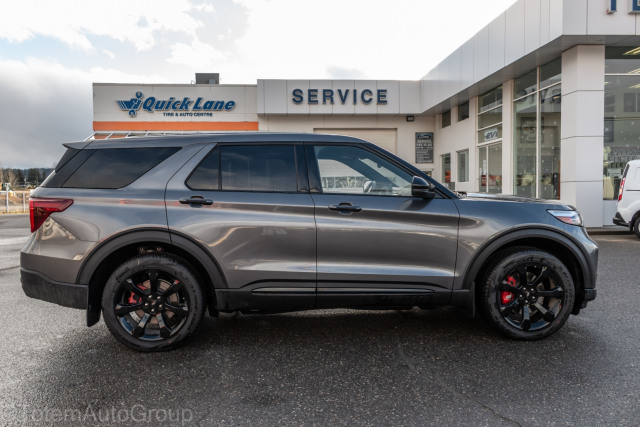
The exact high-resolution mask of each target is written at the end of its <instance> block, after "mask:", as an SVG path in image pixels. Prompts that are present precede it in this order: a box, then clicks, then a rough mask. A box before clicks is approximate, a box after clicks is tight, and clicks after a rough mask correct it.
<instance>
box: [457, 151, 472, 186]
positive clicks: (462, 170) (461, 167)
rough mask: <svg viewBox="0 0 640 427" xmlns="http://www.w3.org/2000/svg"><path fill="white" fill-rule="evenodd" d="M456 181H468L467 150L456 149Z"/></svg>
mask: <svg viewBox="0 0 640 427" xmlns="http://www.w3.org/2000/svg"><path fill="white" fill-rule="evenodd" d="M457 155H458V182H468V181H469V150H463V151H458V152H457Z"/></svg>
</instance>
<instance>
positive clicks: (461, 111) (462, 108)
mask: <svg viewBox="0 0 640 427" xmlns="http://www.w3.org/2000/svg"><path fill="white" fill-rule="evenodd" d="M468 118H469V102H468V101H467V102H465V103H464V104H460V105H458V121H459V122H461V121H463V120H466V119H468Z"/></svg>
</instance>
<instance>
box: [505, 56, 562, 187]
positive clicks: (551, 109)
mask: <svg viewBox="0 0 640 427" xmlns="http://www.w3.org/2000/svg"><path fill="white" fill-rule="evenodd" d="M561 76H562V75H561V60H560V58H558V59H556V60H554V61H552V62H550V63H548V64H545V65H543V66H541V67H538V68H536V69H535V70H533V71H531V72H529V73H527V74H525V75H523V76H521V77H519V78H517V79H516V80H515V99H514V102H513V104H514V107H513V108H514V119H515V122H514V123H515V129H514V140H513V146H514V150H513V151H514V166H515V168H514V169H515V176H514V183H513V186H514V193H515V194H517V195H519V196H527V197H538V198H541V199H559V198H560V113H561V105H562V104H561V100H562V99H561V92H562V87H561Z"/></svg>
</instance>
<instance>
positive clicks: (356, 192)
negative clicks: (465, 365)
mask: <svg viewBox="0 0 640 427" xmlns="http://www.w3.org/2000/svg"><path fill="white" fill-rule="evenodd" d="M306 150H307V159H308V167H309V171H310V186H311V191H312V193H311V194H312V197H313V201H314V203H315V212H316V224H317V242H318V294H317V298H318V306H326V307H331V306H344V305H351V306H390V305H402V306H412V305H428V304H431V303H435V304H442V303H446V302H447V301H448V300H449V297H450V295H451V289H452V286H453V278H454V268H455V261H456V250H457V237H458V211H457V208H456V207H455V205H454V203H453V201H452V200H450V199H447V198H444V197H436V198H434V199H430V200H427V199H422V198H416V197H412V196H411V180H412V177H413V174H412V173H411V172H410V171H408V170H405V169H404V168H403V167H402V166H400V165H399V164H397V163H394V160H393V159H392V158H390V157H387V156H386V155H385V154H382V153H378V152H376V151H374V150H372V149H369V148H367V147H365V146H359V145H331V144H313V145H312V144H309V145H307V146H306Z"/></svg>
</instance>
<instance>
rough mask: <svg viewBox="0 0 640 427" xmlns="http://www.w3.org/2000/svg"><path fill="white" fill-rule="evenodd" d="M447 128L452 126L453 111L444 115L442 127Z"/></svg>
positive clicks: (448, 111)
mask: <svg viewBox="0 0 640 427" xmlns="http://www.w3.org/2000/svg"><path fill="white" fill-rule="evenodd" d="M447 126H451V110H447V111H445V112H444V113H442V127H443V128H446V127H447Z"/></svg>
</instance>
